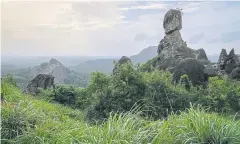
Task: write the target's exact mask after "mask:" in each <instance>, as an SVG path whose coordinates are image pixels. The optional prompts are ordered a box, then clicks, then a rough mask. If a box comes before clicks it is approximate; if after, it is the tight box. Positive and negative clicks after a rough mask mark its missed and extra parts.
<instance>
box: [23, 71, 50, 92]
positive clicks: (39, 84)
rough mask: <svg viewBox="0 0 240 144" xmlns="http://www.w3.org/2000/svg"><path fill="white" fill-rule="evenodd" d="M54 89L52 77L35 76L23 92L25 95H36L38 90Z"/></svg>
mask: <svg viewBox="0 0 240 144" xmlns="http://www.w3.org/2000/svg"><path fill="white" fill-rule="evenodd" d="M40 88H41V89H48V88H55V85H54V77H53V76H51V75H47V74H39V75H37V76H36V77H35V78H34V79H33V80H32V81H31V82H30V83H29V84H28V86H27V87H26V89H25V90H24V91H23V92H24V93H26V94H32V95H36V94H38V93H39V89H40Z"/></svg>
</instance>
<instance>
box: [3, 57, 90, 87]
mask: <svg viewBox="0 0 240 144" xmlns="http://www.w3.org/2000/svg"><path fill="white" fill-rule="evenodd" d="M8 73H10V74H12V75H13V78H14V79H15V80H16V81H17V83H18V85H19V87H20V88H22V89H23V88H25V87H26V86H27V84H28V83H29V82H30V81H31V80H32V79H33V78H34V77H35V76H37V75H38V74H50V75H52V76H54V77H55V78H54V81H55V83H56V84H71V85H74V86H80V87H85V86H86V85H87V81H88V74H83V73H82V74H79V73H77V72H75V71H73V70H70V69H68V68H66V67H65V66H64V65H63V64H62V63H61V62H59V61H58V60H56V59H53V58H52V59H51V60H50V61H49V62H44V63H42V64H40V65H38V66H34V67H29V68H23V69H15V70H12V71H10V72H8ZM8 73H7V72H5V73H4V74H3V75H6V74H8Z"/></svg>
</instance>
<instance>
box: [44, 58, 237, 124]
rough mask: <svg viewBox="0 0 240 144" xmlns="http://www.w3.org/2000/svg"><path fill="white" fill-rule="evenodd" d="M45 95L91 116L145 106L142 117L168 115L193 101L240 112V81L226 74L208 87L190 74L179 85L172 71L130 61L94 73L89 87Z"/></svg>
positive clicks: (67, 88)
mask: <svg viewBox="0 0 240 144" xmlns="http://www.w3.org/2000/svg"><path fill="white" fill-rule="evenodd" d="M40 96H42V97H48V99H51V100H52V101H57V102H58V103H61V104H64V105H68V106H71V107H72V108H80V109H82V110H86V111H88V112H87V119H89V120H91V121H92V120H94V121H95V120H101V119H106V118H108V116H109V114H110V112H114V113H120V112H127V111H130V110H131V109H133V108H134V107H135V106H139V107H141V110H142V111H143V113H142V116H147V117H151V118H153V119H159V118H165V117H168V115H169V114H170V113H171V112H178V111H184V110H185V109H186V108H189V107H190V103H193V104H200V105H201V106H203V107H204V108H207V109H209V110H210V111H213V112H219V113H226V114H235V113H236V112H239V111H240V103H239V101H240V82H238V81H232V80H230V79H228V78H226V77H224V76H223V77H213V78H210V79H209V81H208V87H207V88H204V89H203V88H202V87H193V86H192V83H191V81H189V79H188V75H182V76H181V78H180V83H179V84H178V85H173V84H172V74H171V73H169V72H168V71H151V72H142V67H135V66H133V65H132V64H131V62H128V63H126V64H123V65H117V68H116V70H115V72H114V74H112V75H105V74H103V73H100V72H94V73H92V74H91V78H90V81H89V84H88V86H87V88H74V87H72V86H67V85H62V86H58V87H57V88H56V90H55V91H50V92H46V91H45V92H44V91H43V92H42V93H41V94H40Z"/></svg>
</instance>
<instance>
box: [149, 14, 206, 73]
mask: <svg viewBox="0 0 240 144" xmlns="http://www.w3.org/2000/svg"><path fill="white" fill-rule="evenodd" d="M163 27H164V29H165V34H166V35H165V36H164V38H163V39H162V40H161V41H160V43H159V45H158V59H157V60H156V61H154V64H153V65H154V67H155V68H156V69H172V68H173V67H175V66H176V65H178V64H179V63H180V62H181V61H183V60H185V59H187V58H193V59H198V60H199V61H200V62H201V63H203V64H208V63H210V62H209V61H208V58H207V55H206V53H205V51H204V49H199V50H193V49H191V48H189V47H187V44H186V42H184V41H183V39H182V37H181V33H180V31H179V30H181V28H182V16H181V11H180V10H173V9H171V10H169V11H168V12H167V13H166V15H165V17H164V21H163Z"/></svg>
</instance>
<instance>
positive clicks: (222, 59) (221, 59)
mask: <svg viewBox="0 0 240 144" xmlns="http://www.w3.org/2000/svg"><path fill="white" fill-rule="evenodd" d="M227 56H228V54H227V51H226V49H222V51H221V53H220V56H219V59H218V63H217V64H218V68H219V70H224V69H225V61H226V59H227Z"/></svg>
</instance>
